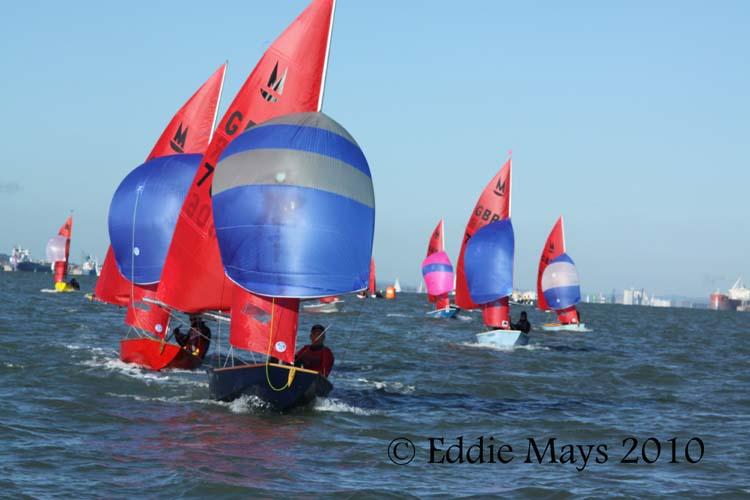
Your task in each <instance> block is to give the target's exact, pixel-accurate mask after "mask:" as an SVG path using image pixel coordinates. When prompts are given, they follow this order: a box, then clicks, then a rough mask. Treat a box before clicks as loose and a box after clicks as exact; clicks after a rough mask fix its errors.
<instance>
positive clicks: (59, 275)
mask: <svg viewBox="0 0 750 500" xmlns="http://www.w3.org/2000/svg"><path fill="white" fill-rule="evenodd" d="M57 234H58V235H60V236H63V237H64V238H65V260H64V261H58V262H55V283H59V282H61V281H65V277H66V276H67V275H68V259H69V258H70V237H71V236H72V234H73V216H72V215H71V216H70V217H68V219H67V220H66V221H65V224H63V225H62V227H61V228H60V230H59V231H58V232H57Z"/></svg>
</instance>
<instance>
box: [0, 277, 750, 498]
mask: <svg viewBox="0 0 750 500" xmlns="http://www.w3.org/2000/svg"><path fill="white" fill-rule="evenodd" d="M49 280H50V275H46V276H42V275H33V274H24V273H17V274H11V273H0V334H1V335H2V346H1V347H0V374H1V378H0V380H2V384H0V401H2V404H1V405H0V424H1V425H0V440H1V442H2V452H0V471H2V473H1V474H0V496H3V495H9V496H18V495H23V494H25V495H31V496H42V497H46V496H61V497H63V496H64V497H87V496H93V497H131V496H136V495H139V496H162V497H164V496H167V497H174V496H178V497H179V496H192V497H207V496H210V495H230V496H237V497H247V496H249V495H253V494H256V495H257V494H260V495H262V496H279V495H313V496H317V495H324V494H330V493H336V494H339V495H340V496H344V497H348V496H353V495H354V494H355V493H357V494H362V493H366V494H368V493H369V495H371V496H377V497H381V496H383V495H393V496H401V495H404V496H406V495H415V496H431V495H436V496H443V495H472V494H510V495H512V496H529V497H531V496H534V497H536V496H540V495H544V496H548V497H555V498H557V497H560V498H564V497H569V496H573V495H575V496H579V495H582V496H591V497H600V496H605V495H625V496H649V495H659V496H662V495H672V494H683V495H686V494H690V495H708V496H717V497H728V496H748V495H750V458H749V454H750V418H748V413H750V391H749V384H748V383H749V382H750V370H749V369H748V368H749V367H748V360H749V359H750V356H749V355H750V347H749V346H750V340H749V336H750V314H743V313H731V312H714V311H706V310H686V309H655V308H653V309H652V308H641V307H623V306H607V305H600V306H594V305H592V306H586V305H584V306H583V308H582V316H583V318H584V320H585V321H586V323H588V324H589V325H591V326H592V327H593V328H594V329H595V331H594V332H591V333H586V334H574V333H554V334H553V333H550V334H546V333H540V332H532V345H531V346H530V347H529V348H525V349H518V350H516V351H512V352H503V351H496V350H489V349H484V348H478V347H476V346H475V345H473V333H475V332H477V331H479V330H480V318H479V316H478V315H476V314H471V313H464V314H463V315H462V318H461V319H459V320H454V321H445V320H443V321H438V320H428V319H425V318H423V317H422V314H423V312H424V311H425V310H426V308H427V306H426V304H425V303H424V297H423V296H417V295H410V294H403V295H400V296H399V298H398V299H397V300H395V301H385V300H367V301H359V300H357V299H355V298H349V297H347V298H346V306H347V309H348V312H346V313H344V314H337V315H329V316H314V317H313V316H303V317H302V320H301V329H304V330H307V328H309V326H310V325H311V324H312V322H318V321H322V322H324V323H327V322H328V321H333V323H334V324H333V327H332V328H331V330H330V333H329V335H328V343H329V345H330V346H331V347H332V348H333V350H334V352H335V354H336V358H337V361H336V366H335V368H334V374H333V376H332V381H333V383H334V386H335V389H334V391H333V392H332V393H331V396H330V398H328V399H325V400H321V401H319V402H318V403H317V405H316V406H315V407H313V408H308V409H304V410H300V411H296V412H294V413H292V414H288V415H279V414H276V413H272V412H270V411H269V410H267V409H264V408H263V407H262V405H259V404H257V402H254V401H250V400H239V401H235V402H233V403H231V404H221V403H215V402H213V401H210V400H209V399H208V396H207V392H208V386H207V378H206V375H205V373H203V372H200V371H198V372H194V373H190V372H184V371H183V372H166V373H151V372H144V371H141V370H139V369H137V368H134V367H132V366H127V365H124V364H123V363H121V362H120V361H119V360H118V354H117V345H118V344H117V340H118V338H119V336H120V335H121V334H123V333H124V332H125V327H124V326H123V325H122V323H121V322H122V312H120V311H117V310H115V309H113V308H110V307H107V306H103V305H98V304H92V303H89V302H87V301H85V300H84V298H83V294H59V295H57V294H42V293H40V291H39V290H40V289H41V288H47V287H49V286H50V285H49V283H48V281H49ZM80 281H81V283H82V286H83V288H84V289H85V290H86V291H88V290H90V289H91V288H92V287H93V284H94V281H93V279H92V278H83V279H81V280H80ZM517 313H518V309H515V314H514V317H516V315H517ZM530 319H531V321H532V324H539V323H541V322H543V320H544V315H542V314H540V313H538V312H536V311H534V312H531V313H530ZM213 329H214V335H216V333H217V329H216V326H213ZM224 333H226V332H224ZM224 340H225V341H226V337H225V338H224ZM458 436H464V440H465V442H464V446H465V448H468V446H469V445H471V444H474V443H476V442H477V441H476V439H477V438H478V437H479V436H484V437H485V440H486V441H485V457H484V458H485V462H487V461H489V452H488V450H489V448H487V446H488V445H487V443H488V442H489V438H490V437H493V439H494V446H495V450H497V449H498V448H499V447H500V446H501V445H502V444H503V443H508V444H510V445H511V446H512V448H513V451H512V453H505V454H504V457H508V456H511V455H512V456H514V459H513V460H512V461H511V462H510V463H508V464H500V463H494V464H492V463H483V464H468V463H463V464H458V463H456V464H447V463H444V464H437V463H432V464H430V463H428V461H429V458H430V457H429V455H430V453H429V448H430V447H429V438H441V437H442V438H444V440H445V441H444V445H440V444H439V443H436V446H437V447H442V448H443V449H445V448H447V447H448V446H449V445H451V444H453V443H456V438H457V437H458ZM629 436H633V437H636V438H637V439H638V448H637V449H636V450H635V451H634V452H633V453H632V454H631V455H630V457H640V456H641V448H640V446H641V445H642V444H643V442H644V441H645V440H646V439H648V438H649V437H655V438H657V439H659V440H660V442H661V446H662V451H661V456H660V458H659V459H658V460H657V461H656V462H655V463H654V464H646V463H643V459H642V458H640V459H639V463H638V464H624V463H621V462H620V460H621V459H622V458H623V457H624V456H625V455H626V453H627V451H628V449H629V448H630V446H629V444H630V443H628V446H625V447H623V444H622V440H623V439H625V438H627V437H629ZM400 437H404V438H408V439H410V440H412V441H413V443H414V445H415V448H414V450H415V452H416V456H415V458H414V460H413V461H412V462H411V463H410V464H408V465H395V464H393V463H391V461H390V460H389V455H388V446H389V444H390V443H391V442H392V441H393V440H394V439H395V438H400ZM673 437H676V438H677V451H676V458H677V460H678V461H679V462H680V463H677V464H673V463H669V462H670V460H671V443H669V442H668V440H669V439H671V438H673ZM692 437H698V438H700V439H702V441H703V442H704V443H705V452H704V454H703V458H702V459H701V460H700V461H699V462H698V463H697V464H689V463H687V462H686V460H685V457H684V445H685V444H686V443H687V441H688V440H689V439H690V438H692ZM528 438H534V439H535V441H536V442H537V443H538V444H539V446H540V452H542V451H543V450H544V446H545V445H546V444H547V440H548V439H549V438H556V445H557V456H556V458H557V459H558V460H559V459H560V458H561V457H560V453H561V452H562V451H564V449H563V448H562V446H563V445H565V444H573V445H588V444H593V445H595V447H596V445H606V446H607V449H606V452H607V456H608V458H607V460H606V462H605V463H596V461H595V459H596V457H597V456H598V457H599V458H600V460H602V456H601V455H597V453H596V451H594V452H593V454H592V456H591V458H590V459H589V462H588V464H587V465H586V466H585V468H584V469H583V471H581V472H579V471H578V470H577V468H581V467H582V465H583V462H582V458H581V457H580V454H577V461H576V462H575V463H564V464H563V463H549V459H550V453H549V450H548V452H547V454H546V455H545V456H544V457H543V459H544V462H545V464H542V465H539V464H537V463H525V462H524V460H525V459H526V455H527V453H528V449H529V441H528ZM696 443H697V442H696V441H693V444H692V445H691V450H690V451H691V456H692V458H693V459H695V458H697V457H698V456H700V451H699V449H698V448H699V447H698V445H697V444H696ZM409 450H410V449H409V448H407V447H406V446H401V447H399V448H398V449H397V450H396V451H395V454H396V455H397V457H396V458H397V459H399V458H402V457H404V456H406V454H407V452H408V451H409ZM475 452H476V450H475ZM646 452H647V454H646V456H647V458H653V457H654V456H655V453H656V452H655V445H654V443H653V442H650V443H649V445H648V446H647V450H646ZM442 454H443V452H441V451H437V450H436V451H435V453H434V455H435V458H436V459H439V458H440V457H441V456H442ZM472 456H473V457H474V458H476V457H477V455H476V453H474V454H473V455H472ZM452 457H455V455H452ZM531 458H532V459H535V456H534V454H533V451H532V455H531ZM495 461H496V462H497V459H495ZM534 461H535V462H536V460H534Z"/></svg>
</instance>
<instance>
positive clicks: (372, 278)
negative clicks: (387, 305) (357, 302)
mask: <svg viewBox="0 0 750 500" xmlns="http://www.w3.org/2000/svg"><path fill="white" fill-rule="evenodd" d="M375 286H376V283H375V259H374V258H372V257H371V258H370V281H368V283H367V293H368V295H375V291H376V288H375Z"/></svg>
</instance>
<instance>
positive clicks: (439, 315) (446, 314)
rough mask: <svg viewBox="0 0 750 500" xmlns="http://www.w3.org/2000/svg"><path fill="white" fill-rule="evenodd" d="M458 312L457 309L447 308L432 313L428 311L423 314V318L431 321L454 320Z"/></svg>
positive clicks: (454, 307)
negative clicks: (425, 317)
mask: <svg viewBox="0 0 750 500" xmlns="http://www.w3.org/2000/svg"><path fill="white" fill-rule="evenodd" d="M458 311H459V309H458V307H456V306H449V307H446V308H445V309H435V310H434V311H428V312H426V313H425V316H427V317H428V318H433V319H446V318H455V317H456V314H458Z"/></svg>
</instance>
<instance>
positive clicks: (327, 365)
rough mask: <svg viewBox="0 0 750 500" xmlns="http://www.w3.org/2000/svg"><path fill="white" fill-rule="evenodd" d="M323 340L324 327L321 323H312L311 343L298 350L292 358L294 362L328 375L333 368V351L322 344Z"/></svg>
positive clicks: (325, 375) (324, 336) (324, 337)
mask: <svg viewBox="0 0 750 500" xmlns="http://www.w3.org/2000/svg"><path fill="white" fill-rule="evenodd" d="M325 340H326V329H325V328H323V325H314V326H313V327H312V328H311V329H310V342H311V343H310V344H308V345H306V346H305V347H303V348H302V349H300V350H299V352H298V353H297V356H295V358H294V364H295V365H297V366H300V365H301V366H302V367H304V368H307V369H308V370H314V371H316V372H318V373H320V374H321V375H323V376H324V377H328V374H329V373H331V368H333V352H331V350H330V349H329V348H327V347H326V346H325V345H323V344H324V342H325Z"/></svg>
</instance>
